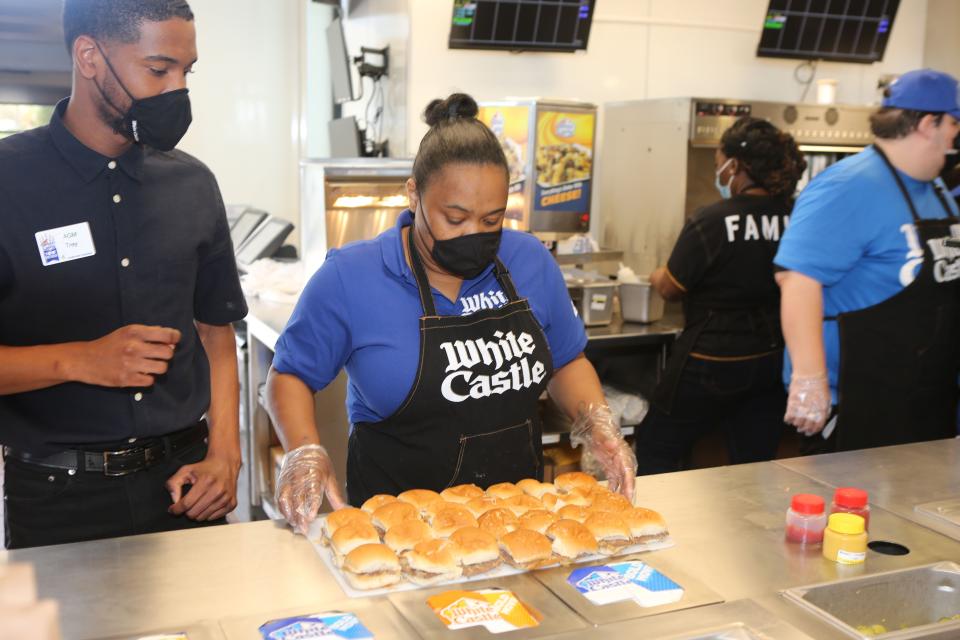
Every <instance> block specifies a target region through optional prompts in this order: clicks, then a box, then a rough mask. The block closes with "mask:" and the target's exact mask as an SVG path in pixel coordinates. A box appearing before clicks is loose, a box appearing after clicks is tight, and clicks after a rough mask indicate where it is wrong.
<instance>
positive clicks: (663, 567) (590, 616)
mask: <svg viewBox="0 0 960 640" xmlns="http://www.w3.org/2000/svg"><path fill="white" fill-rule="evenodd" d="M628 560H638V561H641V562H644V563H646V564H648V565H650V566H651V567H653V568H654V569H657V570H658V571H660V572H661V573H663V574H664V575H665V576H667V577H668V578H670V579H671V580H673V581H674V582H676V583H677V584H679V585H680V586H681V587H683V597H682V598H681V599H680V600H678V601H677V602H673V603H670V604H665V605H660V606H656V607H647V608H644V607H641V606H640V605H639V604H637V603H636V602H633V601H625V602H615V603H612V604H606V605H596V604H593V603H592V602H590V601H589V600H588V599H587V598H586V597H584V596H583V594H581V593H580V592H579V591H577V590H576V589H575V588H574V587H573V586H571V585H570V583H569V582H567V578H568V577H569V576H570V573H571V572H572V571H573V570H574V569H578V568H582V567H585V566H590V565H591V564H594V565H596V564H601V565H602V564H604V562H603V561H601V562H596V561H594V562H587V563H579V564H576V565H570V566H565V567H557V568H554V569H544V570H543V571H535V572H533V573H532V574H531V575H532V576H533V577H534V578H536V579H537V580H539V581H540V582H541V583H542V584H543V585H544V586H545V587H547V588H548V589H550V591H552V592H553V593H554V594H555V595H556V596H557V597H558V598H560V599H561V600H563V601H564V602H565V603H566V604H567V606H568V607H570V608H571V609H573V610H574V611H576V612H577V614H578V615H579V616H580V617H582V618H584V619H585V620H587V622H590V623H591V624H594V625H603V624H611V623H613V622H620V621H622V620H631V619H634V618H644V617H646V616H653V615H657V614H660V613H666V612H668V611H679V610H681V609H692V608H693V607H702V606H704V605H708V604H718V603H720V602H723V598H722V597H720V596H719V595H718V594H717V593H715V592H713V591H712V590H710V589H709V588H707V587H706V586H704V585H703V584H702V583H701V582H699V581H698V580H695V579H694V578H693V577H691V576H690V575H688V574H687V573H685V572H683V571H680V570H679V569H675V568H673V567H672V566H670V565H668V564H666V563H662V562H658V561H657V560H656V559H654V560H653V561H652V562H649V561H648V558H647V556H644V555H638V556H634V555H631V556H625V557H623V558H611V559H608V560H607V562H626V561H628Z"/></svg>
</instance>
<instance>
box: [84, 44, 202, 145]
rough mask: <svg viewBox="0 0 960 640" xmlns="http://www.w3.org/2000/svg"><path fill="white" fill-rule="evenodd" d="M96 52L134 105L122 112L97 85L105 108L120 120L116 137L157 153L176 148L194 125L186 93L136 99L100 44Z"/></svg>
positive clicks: (185, 91) (179, 91) (180, 92)
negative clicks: (108, 107) (155, 150)
mask: <svg viewBox="0 0 960 640" xmlns="http://www.w3.org/2000/svg"><path fill="white" fill-rule="evenodd" d="M97 49H100V54H101V55H102V56H103V59H104V61H106V63H107V68H109V69H110V73H112V74H113V77H114V78H115V79H116V80H117V84H119V85H120V88H121V89H123V91H124V93H126V94H127V95H128V96H130V100H132V101H133V102H131V104H130V108H129V109H127V111H126V112H123V111H122V110H121V109H119V108H118V107H117V105H115V104H114V103H113V101H111V100H110V98H109V97H107V94H106V92H105V91H104V90H103V88H102V87H101V86H100V85H99V84H97V85H96V86H97V89H98V90H99V91H100V95H101V96H103V99H104V100H106V102H107V104H108V105H110V107H111V108H112V109H113V110H114V111H116V112H117V113H118V114H120V116H121V122H122V130H121V131H120V132H119V133H122V134H123V135H125V136H126V137H128V138H130V139H131V140H133V141H134V142H137V143H139V144H144V145H147V146H148V147H153V148H154V149H159V150H160V151H170V150H171V149H173V148H174V147H176V146H177V143H179V142H180V140H181V139H182V138H183V136H184V135H185V134H186V133H187V129H189V128H190V123H191V122H193V113H192V111H191V109H190V96H189V95H188V94H189V91H188V90H187V89H177V90H176V91H168V92H167V93H161V94H160V95H156V96H151V97H149V98H135V97H133V94H132V93H130V92H129V91H128V90H127V87H126V86H125V85H124V84H123V81H122V80H121V79H120V76H119V75H117V72H116V70H115V69H114V68H113V65H112V64H111V63H110V59H109V58H107V54H106V53H104V51H103V49H102V48H100V45H99V44H97ZM94 84H96V82H94Z"/></svg>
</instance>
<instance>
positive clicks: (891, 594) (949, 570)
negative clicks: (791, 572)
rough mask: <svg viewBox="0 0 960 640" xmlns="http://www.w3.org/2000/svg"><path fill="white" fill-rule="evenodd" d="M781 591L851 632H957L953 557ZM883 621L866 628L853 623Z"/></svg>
mask: <svg viewBox="0 0 960 640" xmlns="http://www.w3.org/2000/svg"><path fill="white" fill-rule="evenodd" d="M783 595H784V596H785V597H786V598H787V599H789V600H790V601H792V602H793V603H795V604H797V605H799V606H801V607H804V608H805V609H807V610H808V611H810V612H811V613H813V614H814V615H816V616H818V617H820V618H821V619H823V620H825V621H827V622H829V623H830V624H832V625H834V626H835V627H837V628H838V629H840V630H841V631H843V632H844V633H846V634H847V635H849V636H850V637H852V638H880V639H883V640H887V639H890V640H892V639H897V640H899V639H902V638H943V639H946V638H958V637H960V620H954V621H950V622H938V620H940V619H942V618H949V617H951V616H954V615H956V614H958V613H960V565H958V564H956V563H954V562H938V563H935V564H930V565H925V566H921V567H913V568H910V569H898V570H896V571H887V572H884V573H876V574H873V575H868V576H863V577H859V578H850V579H847V580H837V581H835V582H828V583H822V584H816V585H810V586H806V587H797V588H794V589H787V590H786V591H784V592H783ZM876 624H881V625H883V626H884V627H885V628H886V629H888V630H889V631H887V632H886V633H879V634H872V635H871V634H868V633H864V632H861V631H858V630H857V626H859V625H864V626H870V625H876Z"/></svg>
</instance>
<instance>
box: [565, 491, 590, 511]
mask: <svg viewBox="0 0 960 640" xmlns="http://www.w3.org/2000/svg"><path fill="white" fill-rule="evenodd" d="M560 500H562V501H563V503H564V504H572V505H575V506H578V507H589V506H590V505H591V504H593V496H592V495H590V492H589V491H588V490H587V489H581V488H578V489H572V490H571V491H570V493H564V494H563V495H561V496H560Z"/></svg>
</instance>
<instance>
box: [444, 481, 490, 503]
mask: <svg viewBox="0 0 960 640" xmlns="http://www.w3.org/2000/svg"><path fill="white" fill-rule="evenodd" d="M482 495H483V489H481V488H480V487H478V486H477V485H475V484H458V485H457V486H455V487H449V488H447V489H444V490H443V491H441V492H440V497H441V498H443V499H444V500H446V501H447V502H456V503H457V504H466V503H468V502H470V501H471V500H473V499H474V498H479V497H480V496H482Z"/></svg>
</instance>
